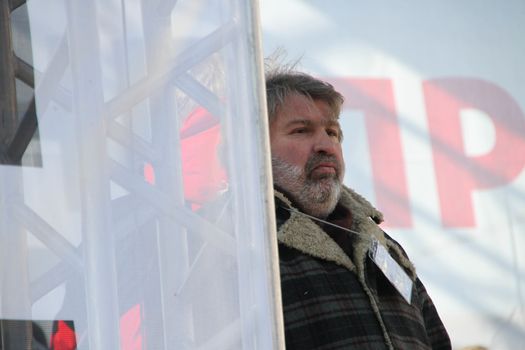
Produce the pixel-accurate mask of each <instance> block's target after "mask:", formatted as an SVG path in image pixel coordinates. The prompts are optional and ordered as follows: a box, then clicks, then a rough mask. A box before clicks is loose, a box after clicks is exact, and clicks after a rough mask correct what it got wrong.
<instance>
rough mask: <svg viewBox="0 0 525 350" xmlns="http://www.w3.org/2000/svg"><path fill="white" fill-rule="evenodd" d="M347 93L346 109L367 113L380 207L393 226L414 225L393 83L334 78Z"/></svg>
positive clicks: (341, 90) (378, 204)
mask: <svg viewBox="0 0 525 350" xmlns="http://www.w3.org/2000/svg"><path fill="white" fill-rule="evenodd" d="M332 82H333V84H334V86H335V87H336V89H337V90H338V91H339V92H341V93H342V94H343V95H344V96H345V104H344V108H350V109H355V110H360V111H362V112H363V113H364V115H365V119H366V127H367V133H368V142H369V148H370V157H371V160H372V172H373V174H374V186H375V189H376V197H377V198H376V200H377V206H378V207H379V209H380V210H381V211H383V212H384V213H385V217H386V222H385V223H386V224H387V225H388V226H389V227H410V226H411V225H412V217H411V216H410V205H409V198H408V190H407V183H406V174H405V162H404V159H403V152H402V150H401V136H400V133H399V125H398V121H397V114H396V111H395V104H394V94H393V89H392V83H391V81H390V80H386V79H338V80H333V81H332Z"/></svg>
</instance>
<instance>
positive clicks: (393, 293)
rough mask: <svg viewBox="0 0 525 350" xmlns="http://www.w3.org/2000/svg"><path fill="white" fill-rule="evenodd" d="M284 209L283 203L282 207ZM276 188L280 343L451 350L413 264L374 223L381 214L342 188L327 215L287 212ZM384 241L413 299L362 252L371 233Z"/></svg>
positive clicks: (294, 346)
mask: <svg viewBox="0 0 525 350" xmlns="http://www.w3.org/2000/svg"><path fill="white" fill-rule="evenodd" d="M285 208H286V209H285ZM290 208H293V207H292V204H291V202H290V201H289V200H288V199H287V198H286V197H285V196H284V195H283V194H281V193H279V192H276V210H277V225H278V240H279V255H280V270H281V289H282V300H283V309H284V323H285V341H286V348H287V349H288V350H291V349H300V350H307V349H450V348H451V345H450V339H449V337H448V334H447V332H446V330H445V328H444V326H443V324H442V322H441V320H440V318H439V316H438V314H437V311H436V309H435V307H434V304H433V303H432V300H431V299H430V297H429V295H428V294H427V292H426V290H425V287H424V286H423V284H422V283H421V281H420V280H419V279H418V278H417V275H416V273H415V270H414V267H413V266H412V264H411V263H410V261H409V260H408V258H407V257H406V254H405V253H404V252H403V250H402V249H401V247H400V246H399V245H398V244H397V243H396V242H395V241H394V240H392V239H391V238H390V237H388V236H387V235H386V234H385V233H384V232H383V231H382V230H381V229H380V228H379V226H378V225H377V223H380V222H381V221H382V215H381V213H380V212H379V211H377V210H376V209H375V208H373V207H372V206H371V205H370V203H368V202H367V201H366V200H365V199H364V198H363V197H361V196H359V195H358V194H356V193H355V192H353V191H352V190H350V189H348V188H344V190H343V193H342V196H341V200H340V202H339V204H338V206H337V207H336V209H335V210H334V213H332V215H330V217H329V218H328V221H330V222H332V223H335V224H337V225H339V226H343V227H346V228H350V229H352V230H354V231H357V232H360V233H362V234H363V235H362V236H358V235H353V234H349V233H348V232H346V231H343V230H341V229H338V228H334V227H333V226H328V225H325V224H322V223H317V222H314V220H312V219H310V218H308V217H306V216H304V214H301V213H300V212H296V211H291V212H290V211H289V210H287V209H290ZM366 236H368V237H374V238H375V239H377V240H378V241H379V242H380V243H381V244H383V245H384V246H385V247H386V248H387V249H388V251H389V253H390V255H391V256H392V257H393V258H394V259H395V260H396V261H397V262H398V263H399V265H400V266H402V267H403V268H404V270H405V271H406V272H407V273H408V275H409V276H410V277H411V279H412V281H413V283H414V284H413V288H412V301H411V303H410V304H409V303H407V302H406V301H405V299H403V297H402V296H401V294H399V293H398V292H397V290H396V289H395V288H394V287H393V286H392V285H391V284H390V282H389V281H388V280H387V279H386V277H385V276H384V275H383V273H382V272H381V271H380V270H379V269H378V268H377V267H376V265H375V264H374V263H373V262H372V260H371V259H370V258H369V257H368V250H369V247H370V239H365V238H367V237H366Z"/></svg>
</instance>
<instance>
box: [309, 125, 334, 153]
mask: <svg viewBox="0 0 525 350" xmlns="http://www.w3.org/2000/svg"><path fill="white" fill-rule="evenodd" d="M338 145H339V143H338V141H337V140H336V139H335V138H334V137H332V136H330V135H328V134H327V133H326V132H324V131H323V132H321V133H319V134H318V135H316V136H315V143H314V151H315V152H316V153H326V154H330V155H333V154H335V153H336V150H337V147H338Z"/></svg>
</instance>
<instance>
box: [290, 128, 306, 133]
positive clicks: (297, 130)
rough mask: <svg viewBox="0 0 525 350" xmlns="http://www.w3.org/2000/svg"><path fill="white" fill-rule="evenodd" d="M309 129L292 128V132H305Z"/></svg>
mask: <svg viewBox="0 0 525 350" xmlns="http://www.w3.org/2000/svg"><path fill="white" fill-rule="evenodd" d="M307 131H308V129H306V128H299V129H294V130H292V134H304V133H306V132H307Z"/></svg>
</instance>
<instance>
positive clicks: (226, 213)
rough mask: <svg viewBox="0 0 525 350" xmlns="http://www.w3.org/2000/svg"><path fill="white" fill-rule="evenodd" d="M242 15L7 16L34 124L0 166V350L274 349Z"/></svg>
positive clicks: (206, 6) (189, 8)
mask: <svg viewBox="0 0 525 350" xmlns="http://www.w3.org/2000/svg"><path fill="white" fill-rule="evenodd" d="M6 3H7V2H6ZM253 6H254V5H253V4H252V3H250V2H245V1H240V0H239V1H237V0H230V1H218V0H217V1H194V0H191V1H190V0H186V1H146V0H143V1H141V0H126V1H117V0H104V1H102V0H100V1H91V0H89V1H86V0H82V1H65V0H50V1H45V2H39V1H29V2H28V3H27V4H23V5H21V6H20V7H19V8H18V9H16V11H13V12H11V15H10V19H11V20H12V22H13V26H15V25H18V24H20V23H22V24H23V23H25V24H27V25H26V26H25V27H24V26H18V27H17V28H19V29H17V30H18V32H17V33H18V34H16V35H13V36H12V42H13V43H15V45H22V47H25V48H29V49H31V50H30V51H27V50H26V52H29V54H28V57H29V58H30V60H31V62H27V61H29V59H26V60H25V61H26V63H28V65H29V66H30V67H31V68H32V73H33V75H34V85H33V91H31V89H29V92H28V93H26V95H27V96H29V97H28V98H26V100H27V99H28V100H31V93H33V95H34V103H35V105H36V120H37V121H38V123H37V125H36V127H33V128H32V129H30V130H31V133H30V134H31V135H29V136H31V137H29V138H27V137H26V139H27V140H30V141H28V145H27V147H25V148H24V149H23V152H22V153H23V154H22V157H21V159H19V161H12V162H8V161H5V162H0V163H2V165H0V216H1V221H0V252H1V254H0V264H1V265H0V267H1V269H0V287H1V302H0V318H1V319H2V321H1V322H0V326H1V328H0V329H1V331H2V333H3V335H4V337H3V338H4V348H5V349H10V348H12V349H15V348H16V349H19V348H20V347H19V346H22V345H21V344H29V343H31V342H33V346H35V344H36V343H38V344H40V345H43V346H47V347H53V346H55V348H57V346H58V345H62V346H65V347H62V348H61V349H67V348H68V347H67V346H70V347H72V346H73V345H74V343H76V344H77V346H78V348H80V349H118V348H120V349H241V348H242V349H269V348H277V347H279V346H280V345H279V344H280V340H279V337H280V335H279V333H280V332H281V330H280V329H279V327H280V324H281V321H280V317H281V315H280V313H279V312H278V307H276V305H279V303H280V300H279V299H278V297H277V298H276V297H275V296H274V293H275V292H276V290H275V285H277V286H278V284H276V282H275V281H276V277H275V271H276V269H275V267H274V266H273V265H272V264H273V263H274V261H273V259H272V255H273V254H275V247H276V243H275V241H274V237H275V235H274V234H273V233H274V230H275V228H274V224H273V221H272V220H273V219H271V218H272V215H273V213H272V212H271V203H272V199H271V198H270V196H269V195H268V194H269V193H270V192H269V191H268V188H270V187H269V184H270V180H269V172H268V169H269V167H268V159H267V154H266V150H267V141H266V124H265V123H266V122H265V119H264V118H265V116H264V113H263V112H264V107H262V106H263V101H264V99H263V98H261V86H262V80H261V73H260V64H259V63H258V62H259V61H258V57H259V56H258V55H259V54H260V53H259V49H258V46H257V45H258V40H259V39H258V36H257V31H256V28H257V23H256V21H257V17H256V16H254V13H255V14H256V11H255V10H254V8H253ZM17 11H18V12H17ZM20 11H22V12H20ZM24 11H25V15H24V13H23V12H24ZM16 16H19V17H16ZM16 18H19V20H16ZM20 18H22V19H21V20H20ZM24 21H25V22H24ZM254 21H255V22H254ZM20 28H21V29H20ZM24 28H25V29H24ZM21 40H25V42H23V43H21ZM15 54H16V52H15ZM29 71H31V70H29ZM19 80H20V79H19ZM19 96H23V95H22V93H19ZM22 102H23V101H22ZM22 102H20V103H19V105H18V107H19V109H23V108H25V109H27V107H24V106H25V105H22V104H21V103H22ZM27 104H28V103H27V102H26V105H27ZM20 125H21V124H20ZM15 126H16V123H15ZM18 129H22V127H19V128H18ZM16 130H17V128H16V127H14V128H13V132H15V131H16ZM25 130H28V129H25ZM6 159H7V158H6ZM24 321H25V322H24ZM37 334H39V336H38V337H37V336H36V335H37ZM42 337H43V338H42ZM23 346H25V345H23Z"/></svg>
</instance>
